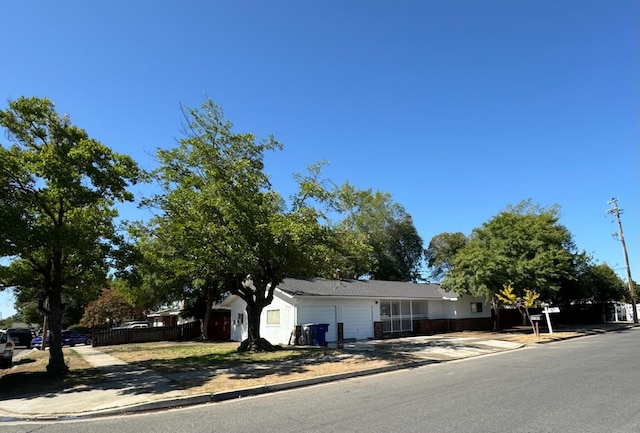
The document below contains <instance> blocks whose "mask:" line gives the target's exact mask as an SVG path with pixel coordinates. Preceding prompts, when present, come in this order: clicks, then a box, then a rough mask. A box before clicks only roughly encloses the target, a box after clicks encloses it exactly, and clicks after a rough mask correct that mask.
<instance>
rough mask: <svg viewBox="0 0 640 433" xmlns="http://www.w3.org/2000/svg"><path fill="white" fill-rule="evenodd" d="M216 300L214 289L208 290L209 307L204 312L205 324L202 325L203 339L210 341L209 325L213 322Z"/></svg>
mask: <svg viewBox="0 0 640 433" xmlns="http://www.w3.org/2000/svg"><path fill="white" fill-rule="evenodd" d="M213 298H214V288H213V287H209V288H207V305H206V307H205V310H204V323H203V325H202V339H203V340H209V325H210V324H211V320H212V316H213V315H212V307H213Z"/></svg>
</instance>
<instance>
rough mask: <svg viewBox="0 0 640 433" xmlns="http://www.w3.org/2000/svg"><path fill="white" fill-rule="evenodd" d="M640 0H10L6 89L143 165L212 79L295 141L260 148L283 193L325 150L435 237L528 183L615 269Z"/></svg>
mask: <svg viewBox="0 0 640 433" xmlns="http://www.w3.org/2000/svg"><path fill="white" fill-rule="evenodd" d="M638 12H639V11H638V2H637V1H635V0H616V1H603V0H542V1H537V2H531V1H525V0H483V1H478V0H446V1H445V0H440V1H434V0H416V1H395V2H391V1H375V0H374V1H350V2H349V1H331V0H330V1H323V2H311V1H299V0H298V1H278V0H272V1H269V2H264V1H248V0H245V1H227V2H222V1H181V2H177V1H166V2H157V1H142V0H138V1H134V2H130V1H116V0H113V1H110V2H86V1H65V2H47V1H28V0H25V1H20V2H6V3H5V4H4V5H3V17H4V19H3V34H4V40H5V42H4V44H3V48H2V59H3V67H2V68H0V98H2V99H3V101H6V100H9V99H15V98H18V97H20V96H43V97H44V96H46V97H49V98H51V99H52V100H53V101H54V102H55V103H56V106H57V109H58V110H59V111H60V112H62V113H69V115H70V116H71V120H72V122H73V123H75V124H76V125H78V126H80V127H82V128H84V129H86V130H87V131H88V133H89V134H90V135H91V136H93V137H94V138H97V139H99V140H100V141H102V142H103V143H104V144H106V145H108V146H110V147H112V148H113V149H114V150H116V151H118V152H122V153H127V154H129V155H131V156H133V157H134V158H135V159H136V160H137V161H138V162H139V163H140V165H141V166H143V167H145V168H152V167H153V166H154V161H153V158H152V156H151V155H152V154H153V152H154V150H155V149H156V148H157V147H170V146H173V145H174V144H175V140H176V139H177V138H179V137H180V123H181V113H180V104H181V103H182V104H186V105H189V106H198V105H200V104H201V103H203V102H204V100H205V95H208V96H209V97H211V98H212V99H213V100H214V101H215V102H216V103H217V104H219V105H221V106H222V107H223V109H224V111H225V114H226V116H227V117H228V118H229V119H230V120H231V121H232V122H233V123H234V124H235V126H236V130H237V131H252V132H254V133H256V134H257V135H258V136H261V137H264V136H266V135H267V134H274V135H275V137H276V138H277V139H278V140H279V141H281V142H282V143H283V144H284V150H283V151H281V152H277V153H274V154H270V155H268V157H267V171H269V173H271V176H272V181H273V184H274V187H275V188H276V189H277V190H278V191H280V192H281V193H282V194H283V195H284V196H288V195H290V194H291V193H292V192H293V191H294V183H293V181H292V174H293V173H295V172H303V171H304V170H305V168H306V166H308V165H309V164H312V163H314V162H317V161H320V160H326V161H328V162H329V164H330V165H329V166H328V167H327V168H326V169H325V170H324V173H325V175H326V176H327V177H329V178H331V179H332V180H333V181H334V182H335V183H338V184H340V183H342V182H344V181H347V180H348V181H349V182H350V183H352V184H354V185H356V186H358V187H360V188H373V189H374V190H380V191H384V192H388V193H390V194H391V195H392V197H393V199H394V200H395V201H396V202H398V203H400V204H402V205H403V206H404V207H405V209H406V211H407V212H408V213H410V214H411V215H412V216H413V218H414V222H415V225H416V227H417V229H418V231H419V233H420V235H421V236H422V238H423V240H424V243H425V246H426V245H428V243H429V240H430V239H431V238H432V237H433V236H434V235H436V234H438V233H442V232H456V231H461V232H463V233H465V234H469V233H470V232H471V230H472V229H473V228H475V227H478V226H480V225H481V224H482V223H483V222H486V221H487V220H489V219H490V218H491V217H492V216H494V215H496V214H497V213H498V212H500V211H501V210H502V209H504V208H505V207H506V206H507V205H509V204H517V203H518V202H520V201H521V200H524V199H528V198H530V199H531V200H532V201H533V202H534V203H537V204H539V205H542V206H551V205H554V204H558V205H560V206H561V213H562V218H561V223H562V224H564V225H566V226H567V227H568V229H569V230H570V231H571V232H572V234H573V236H574V240H575V242H576V244H577V247H578V248H579V249H580V250H586V251H587V252H589V253H591V254H592V255H593V257H594V259H595V260H596V261H597V262H607V263H609V264H610V265H611V266H612V267H614V268H615V269H616V270H618V272H619V273H620V274H621V275H624V269H623V267H624V260H623V255H622V247H621V245H620V243H619V242H617V241H615V240H614V239H613V238H612V236H611V233H612V232H614V231H617V225H616V224H615V223H614V222H613V219H612V218H611V216H607V214H606V211H607V209H608V208H609V206H608V205H607V201H608V200H609V199H610V198H611V197H618V198H619V205H620V207H621V208H623V209H624V214H623V215H622V218H623V228H624V231H625V238H626V240H627V247H628V250H629V257H630V261H631V270H632V274H633V278H634V279H636V280H638V279H640V277H639V272H640V263H639V254H638V241H639V233H638V221H639V219H638V203H639V191H638V184H639V176H638V163H639V157H638V145H639V140H638V139H639V137H638V133H639V127H638V119H639V110H638V96H639V94H640V92H639V86H638V76H639V68H638V59H639V56H638V54H639V50H638V40H639V34H638ZM2 108H3V109H4V108H6V103H2ZM0 140H2V143H3V144H6V140H5V137H4V136H2V137H1V138H0ZM142 190H143V189H142V188H138V187H136V188H134V191H136V192H140V191H142ZM122 214H123V216H124V217H126V218H129V219H135V218H143V217H145V215H143V214H140V213H139V211H136V210H135V208H132V207H130V206H128V207H123V208H122ZM0 313H1V314H2V316H3V317H6V316H7V315H9V314H12V313H13V300H12V298H11V295H10V294H9V293H0Z"/></svg>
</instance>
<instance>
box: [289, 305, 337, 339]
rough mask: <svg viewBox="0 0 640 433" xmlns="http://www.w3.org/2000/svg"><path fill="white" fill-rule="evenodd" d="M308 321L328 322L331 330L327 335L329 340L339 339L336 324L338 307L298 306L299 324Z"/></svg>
mask: <svg viewBox="0 0 640 433" xmlns="http://www.w3.org/2000/svg"><path fill="white" fill-rule="evenodd" d="M306 323H328V324H329V330H328V331H327V333H326V335H325V339H326V340H327V341H338V329H337V325H336V307H335V305H331V306H322V307H311V306H309V307H299V308H298V324H299V325H304V324H306Z"/></svg>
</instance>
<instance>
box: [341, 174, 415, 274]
mask: <svg viewBox="0 0 640 433" xmlns="http://www.w3.org/2000/svg"><path fill="white" fill-rule="evenodd" d="M333 199H334V202H335V208H336V209H337V211H338V212H340V214H341V216H342V219H341V220H340V222H339V223H338V224H337V225H336V227H335V229H336V230H338V231H342V232H346V233H351V236H352V238H353V239H365V242H366V244H367V245H369V248H368V250H367V249H362V248H360V249H359V250H358V251H359V254H357V255H355V256H352V258H353V260H355V261H357V262H356V263H358V264H359V265H358V266H351V269H352V272H353V275H352V276H353V277H355V278H359V277H362V276H368V277H370V278H372V279H376V280H389V281H417V280H420V279H421V275H420V267H421V265H422V259H423V255H424V250H423V246H422V238H421V237H420V235H419V234H418V231H417V230H416V228H415V226H414V224H413V219H412V218H411V215H409V214H408V213H407V212H406V211H405V210H404V208H403V207H402V206H401V205H400V204H398V203H396V202H394V201H393V200H392V197H391V195H390V194H388V193H383V192H380V191H375V192H374V191H373V190H371V189H368V190H360V189H357V188H356V187H354V186H353V185H351V184H349V183H348V182H347V183H345V184H343V185H342V186H341V187H340V188H336V190H335V192H334V198H333ZM364 253H366V254H368V257H367V258H366V259H364V258H363V256H362V255H363V254H364ZM348 258H349V257H347V259H348ZM353 260H347V262H348V263H349V262H350V263H353Z"/></svg>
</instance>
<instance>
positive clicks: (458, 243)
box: [424, 232, 467, 280]
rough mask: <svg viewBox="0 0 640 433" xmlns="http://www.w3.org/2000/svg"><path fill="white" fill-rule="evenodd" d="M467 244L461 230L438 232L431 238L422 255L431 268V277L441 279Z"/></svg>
mask: <svg viewBox="0 0 640 433" xmlns="http://www.w3.org/2000/svg"><path fill="white" fill-rule="evenodd" d="M466 244H467V237H466V236H465V235H464V234H462V233H461V232H457V233H446V232H445V233H440V234H438V235H435V236H434V237H433V238H431V241H430V242H429V247H428V248H427V249H426V250H425V252H424V255H425V258H426V261H427V265H428V266H429V268H431V278H434V279H436V280H439V279H441V278H442V277H443V276H445V275H446V274H447V273H448V272H449V271H450V270H451V269H452V268H453V260H454V258H455V256H456V254H458V251H460V250H461V249H462V248H464V246H465V245H466Z"/></svg>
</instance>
